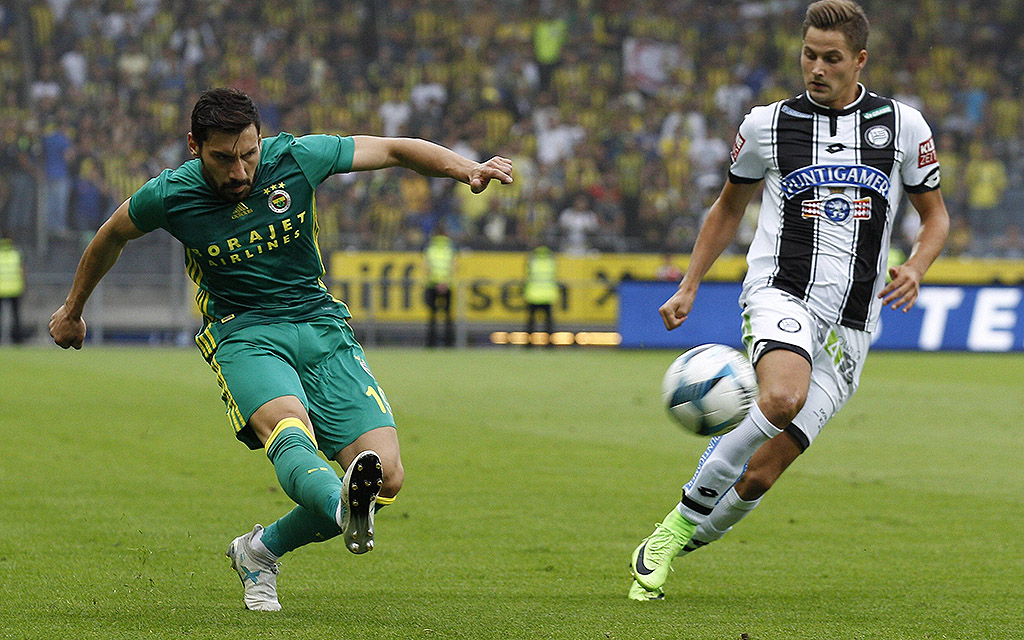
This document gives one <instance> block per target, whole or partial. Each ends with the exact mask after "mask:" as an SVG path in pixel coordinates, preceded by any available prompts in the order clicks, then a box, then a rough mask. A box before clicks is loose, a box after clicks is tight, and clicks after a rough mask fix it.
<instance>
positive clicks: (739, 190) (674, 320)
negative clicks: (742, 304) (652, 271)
mask: <svg viewBox="0 0 1024 640" xmlns="http://www.w3.org/2000/svg"><path fill="white" fill-rule="evenodd" d="M760 184H761V182H760V181H758V182H753V183H734V182H729V181H726V183H725V186H724V187H722V193H721V194H719V196H718V199H717V200H715V203H714V204H713V205H711V209H709V210H708V216H707V218H705V219H704V224H702V225H701V227H700V233H698V234H697V242H696V244H694V246H693V255H692V256H691V257H690V264H689V266H687V268H686V275H684V276H683V281H682V282H680V283H679V289H677V290H676V292H675V293H674V294H672V297H671V298H669V299H668V300H667V301H665V304H663V305H661V308H660V309H658V312H659V313H661V319H662V321H664V322H665V328H666V329H668V330H669V331H671V330H672V329H675V328H676V327H678V326H679V325H681V324H682V323H683V321H684V320H686V317H687V316H688V315H690V309H691V308H692V307H693V299H694V298H695V297H696V296H697V287H698V286H700V281H701V280H702V279H703V278H704V275H705V274H706V273H707V272H708V269H710V268H711V265H712V264H714V262H715V260H717V259H718V256H720V255H722V252H723V251H725V249H726V247H728V246H729V243H730V242H732V239H733V238H734V237H736V231H737V230H738V229H739V226H740V220H742V219H743V214H744V213H745V212H746V210H747V204H748V203H749V202H750V198H752V197H753V195H754V193H755V192H756V191H757V188H758V187H759V186H760Z"/></svg>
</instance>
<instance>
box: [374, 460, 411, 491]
mask: <svg viewBox="0 0 1024 640" xmlns="http://www.w3.org/2000/svg"><path fill="white" fill-rule="evenodd" d="M403 482H405V469H404V468H403V467H402V463H401V462H400V461H396V462H393V463H390V464H385V465H384V486H383V487H381V489H380V495H382V496H384V497H385V498H394V497H395V496H396V495H398V492H399V491H400V490H401V489H402V483H403Z"/></svg>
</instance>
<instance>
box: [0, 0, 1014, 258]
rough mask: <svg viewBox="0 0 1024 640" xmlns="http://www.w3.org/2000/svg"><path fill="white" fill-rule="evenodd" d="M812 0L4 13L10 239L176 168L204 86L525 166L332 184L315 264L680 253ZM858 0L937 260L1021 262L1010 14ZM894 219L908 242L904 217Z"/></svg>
mask: <svg viewBox="0 0 1024 640" xmlns="http://www.w3.org/2000/svg"><path fill="white" fill-rule="evenodd" d="M806 4H807V3H806V2H804V1H802V0H773V1H771V2H739V1H736V2H710V1H697V0H656V1H650V2H628V1H626V0H604V1H601V0H544V1H537V0H533V1H528V2H516V1H512V0H495V1H491V2H486V3H484V2H476V1H469V0H456V1H454V2H429V3H425V2H416V1H414V0H389V1H387V2H375V1H374V0H362V1H358V2H345V1H342V0H330V1H322V0H296V1H295V2H289V3H281V2H274V1H272V0H260V1H257V2H251V3H231V2H226V1H224V0H203V1H201V2H200V1H195V0H184V1H177V2H168V1H163V0H48V1H43V0H32V1H29V2H24V3H11V4H6V3H5V4H4V5H3V6H2V7H0V110H2V113H0V232H2V233H3V234H4V235H8V236H12V237H14V238H15V239H18V240H22V241H30V240H31V241H34V239H35V238H38V237H40V235H41V236H43V237H46V238H51V237H56V238H59V237H67V236H74V235H75V234H79V233H82V232H86V233H87V232H89V231H91V230H95V229H96V228H97V227H98V225H99V224H100V223H101V222H102V221H103V219H104V218H105V217H106V216H107V215H108V214H109V212H110V211H111V210H112V209H113V207H114V206H116V204H117V203H119V202H120V201H122V200H123V199H124V198H126V197H128V196H129V195H131V194H132V193H133V192H134V190H135V189H137V188H138V187H139V186H141V185H142V184H143V182H145V180H147V179H148V178H149V177H151V176H153V175H156V174H157V173H159V172H160V171H161V170H162V169H164V168H165V167H174V166H177V165H178V164H180V163H181V162H182V161H183V160H185V159H186V157H187V156H186V154H187V149H186V146H185V137H184V132H185V131H186V130H187V129H188V118H189V109H190V108H191V105H192V103H193V102H194V100H195V98H196V96H197V95H198V94H199V93H200V92H201V91H202V90H204V89H206V88H208V87H211V86H219V85H231V86H235V87H237V88H239V89H242V90H244V91H246V92H248V93H249V94H250V95H252V96H253V98H254V100H255V101H256V103H257V104H258V105H259V107H260V109H261V113H262V117H263V133H264V134H273V133H276V132H278V131H282V130H286V131H290V132H292V133H296V134H301V133H308V132H325V133H339V134H343V135H347V134H353V133H364V134H377V135H388V136H395V135H403V136H419V137H424V138H428V139H433V140H436V141H438V142H440V143H442V144H445V145H446V146H449V147H452V148H454V149H456V150H458V151H459V152H460V153H462V154H464V155H467V156H470V157H476V158H486V157H490V156H491V155H494V154H502V155H506V156H509V157H512V158H513V160H514V165H515V172H516V182H515V184H514V185H512V186H510V187H507V188H502V189H494V190H489V191H487V192H486V194H487V195H485V196H482V197H479V198H477V197H470V194H469V189H468V188H461V186H453V185H452V184H451V183H450V181H442V180H430V179H427V178H423V177H420V176H418V175H415V174H411V173H409V172H395V173H391V172H374V173H367V174H360V175H358V176H354V175H351V176H350V175H343V176H336V177H333V178H331V179H329V180H328V182H326V183H325V184H324V185H323V186H322V187H321V189H320V190H319V191H318V200H317V208H318V217H319V221H320V225H321V244H322V246H323V247H324V248H325V249H333V248H362V249H388V250H391V249H420V248H421V247H422V246H423V245H424V243H425V239H426V238H427V237H428V236H429V235H430V233H431V231H432V230H433V229H434V228H435V227H436V226H437V225H443V226H444V228H445V229H446V230H447V231H448V232H449V233H450V234H451V235H452V236H453V237H455V238H456V240H457V242H458V243H459V244H460V245H461V246H469V247H473V248H477V249H523V248H527V247H530V246H534V245H537V244H540V243H545V244H549V245H550V246H553V247H556V248H557V249H558V250H560V251H563V252H574V253H584V252H589V251H656V252H674V253H679V252H687V251H689V250H690V248H691V247H692V244H693V241H694V238H695V233H696V230H697V229H698V227H699V223H700V219H701V216H702V214H703V212H704V211H705V210H706V208H707V207H708V206H709V204H710V202H711V201H712V200H713V199H714V197H715V196H716V195H717V193H718V191H719V189H720V187H721V183H722V180H723V179H724V176H725V171H726V168H727V166H728V161H729V150H730V147H731V144H732V139H733V135H734V133H735V130H736V127H737V125H738V124H739V122H740V120H741V119H742V117H743V115H744V114H745V113H746V112H747V111H748V110H749V108H750V107H751V106H752V105H755V104H765V103H768V102H772V101H774V100H778V99H781V98H785V97H788V96H791V95H795V94H797V93H799V92H800V91H801V90H802V84H801V80H800V74H799V69H798V66H797V57H798V53H799V46H800V39H799V34H798V33H795V32H794V30H793V29H792V25H793V24H794V23H799V22H800V20H801V19H802V16H803V11H804V10H805V8H806ZM862 4H864V5H865V7H866V8H867V9H868V13H869V15H870V16H871V19H872V33H871V39H870V43H869V62H868V65H867V71H866V73H865V74H864V77H865V79H866V84H867V86H868V88H869V89H871V90H873V91H876V92H878V93H882V94H885V95H891V96H894V97H896V98H898V99H900V100H902V101H904V102H907V103H909V104H911V105H913V106H915V107H917V108H919V109H921V110H922V111H923V112H924V114H925V117H926V118H927V119H928V121H929V122H930V123H931V125H932V127H933V131H934V134H935V139H936V141H937V143H938V149H939V154H940V160H941V162H942V165H943V182H942V189H943V193H944V196H945V198H946V200H947V204H948V206H949V210H950V213H951V215H952V218H953V229H952V232H951V237H950V244H949V247H948V249H947V254H949V255H959V254H967V255H974V256H991V257H1008V258H1024V240H1022V234H1021V226H1022V225H1024V195H1021V194H1024V128H1022V125H1024V101H1022V97H1024V96H1022V91H1024V23H1022V22H1021V20H1020V16H1019V13H1018V12H1017V7H1018V5H1019V3H1018V2H1014V1H1011V0H996V1H993V0H968V1H965V2H958V3H949V2H941V1H940V0H919V1H916V2H900V3H895V2H882V1H873V0H862ZM905 208H906V207H905ZM751 213H752V215H753V212H751ZM901 226H902V228H903V233H902V234H897V236H896V237H897V240H898V241H901V242H903V243H908V238H909V237H910V236H911V234H912V233H913V228H914V223H913V221H912V220H906V221H904V222H903V223H902V224H901ZM749 231H752V226H751V227H750V230H749ZM743 242H749V233H746V234H744V233H741V234H740V238H739V240H738V245H740V244H742V243H743ZM742 248H743V247H742V246H736V247H734V250H736V251H739V250H741V249H742Z"/></svg>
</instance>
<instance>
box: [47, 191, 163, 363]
mask: <svg viewBox="0 0 1024 640" xmlns="http://www.w3.org/2000/svg"><path fill="white" fill-rule="evenodd" d="M129 202H130V200H125V201H124V203H123V204H122V205H121V206H120V207H118V208H117V210H116V211H114V214H113V215H111V216H110V218H109V219H108V220H107V221H106V222H104V223H103V226H101V227H100V228H99V231H97V232H96V236H95V237H94V238H93V239H92V242H90V243H89V246H88V247H86V248H85V253H83V254H82V259H81V260H80V261H79V262H78V270H77V271H75V280H74V282H73V283H72V285H71V291H70V292H69V293H68V297H67V299H66V300H65V301H64V304H63V305H61V308H60V309H57V311H56V312H55V313H54V314H53V315H52V316H50V337H52V338H53V341H54V342H56V343H57V344H58V345H59V346H60V347H62V348H64V349H67V348H68V347H74V348H75V349H81V348H82V343H83V342H84V341H85V320H83V319H82V310H83V308H84V307H85V301H86V300H88V299H89V295H90V294H92V290H93V289H95V288H96V285H97V284H99V281H100V280H101V279H102V278H103V276H104V275H106V273H107V271H109V270H110V268H111V267H112V266H114V263H115V262H117V259H118V257H119V256H120V255H121V250H122V249H123V248H124V245H125V243H127V242H128V241H129V240H132V239H134V238H138V237H140V236H142V235H143V232H142V231H139V229H138V227H136V226H135V223H134V222H132V220H131V218H129V217H128V203H129Z"/></svg>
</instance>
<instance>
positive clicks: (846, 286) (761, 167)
mask: <svg viewBox="0 0 1024 640" xmlns="http://www.w3.org/2000/svg"><path fill="white" fill-rule="evenodd" d="M860 90H861V91H860V97H859V98H858V99H857V101H856V102H854V103H853V104H851V105H849V106H847V107H846V108H844V109H830V108H827V107H823V106H821V105H819V104H817V103H816V102H814V101H813V100H811V99H810V97H808V96H807V94H806V93H805V94H803V95H801V96H797V97H795V98H791V99H789V100H783V101H780V102H776V103H774V104H771V105H768V106H761V107H754V108H753V109H752V110H751V111H750V113H749V114H747V116H746V118H745V119H744V120H743V123H742V124H741V125H740V128H739V133H738V134H737V135H736V142H735V144H734V145H733V150H732V166H731V167H730V169H729V180H730V181H732V182H734V183H738V182H748V183H749V182H756V181H758V180H762V179H763V180H764V181H765V185H764V187H765V188H764V196H763V198H762V201H761V212H760V215H759V218H758V222H757V231H756V232H755V234H754V240H753V242H752V243H751V245H750V250H749V251H748V253H747V266H748V270H747V276H746V279H745V280H744V283H743V290H744V292H747V291H751V290H752V289H754V288H756V287H759V286H764V285H767V286H771V287H775V288H778V289H781V290H783V291H786V292H788V293H790V294H791V295H794V296H796V297H798V298H800V299H802V300H804V301H806V302H807V304H808V305H809V306H810V307H811V309H812V310H813V311H814V312H815V313H817V314H819V315H820V316H821V318H822V319H824V320H827V321H830V322H835V323H838V324H841V325H843V326H847V327H852V328H854V329H861V330H867V331H872V330H874V328H875V325H876V323H877V321H878V313H879V311H880V310H881V301H880V300H878V299H877V297H876V296H877V293H878V291H879V290H881V287H882V286H883V284H884V282H885V274H886V261H887V259H888V253H889V236H890V234H891V232H892V225H893V217H894V216H895V214H896V208H897V206H898V204H899V202H900V199H901V198H902V197H903V191H904V190H906V191H908V192H911V193H923V192H925V191H930V190H933V189H938V188H939V162H938V158H937V156H936V153H935V143H934V141H933V140H932V134H931V130H930V129H929V127H928V124H927V123H926V122H925V120H924V117H923V116H922V115H921V113H920V112H919V111H917V110H916V109H914V108H912V107H909V106H907V105H905V104H903V103H901V102H897V101H896V100H893V99H891V98H885V97H882V96H879V95H876V94H874V93H870V92H868V91H866V90H865V89H864V87H863V86H861V87H860Z"/></svg>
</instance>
